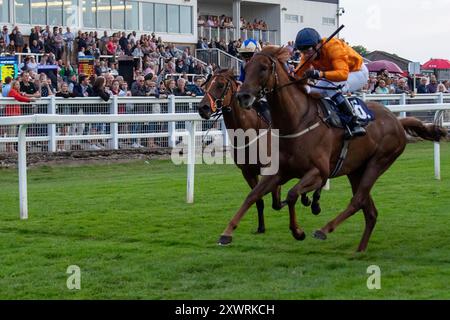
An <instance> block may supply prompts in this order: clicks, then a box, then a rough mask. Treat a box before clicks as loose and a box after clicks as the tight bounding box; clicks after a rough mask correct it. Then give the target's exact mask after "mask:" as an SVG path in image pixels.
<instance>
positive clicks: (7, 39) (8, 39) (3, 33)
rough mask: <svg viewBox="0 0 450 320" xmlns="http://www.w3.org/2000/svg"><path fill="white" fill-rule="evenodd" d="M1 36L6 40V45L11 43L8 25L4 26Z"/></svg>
mask: <svg viewBox="0 0 450 320" xmlns="http://www.w3.org/2000/svg"><path fill="white" fill-rule="evenodd" d="M0 38H1V39H3V40H4V41H5V44H6V46H9V43H10V41H11V39H10V37H9V34H8V27H7V26H3V31H2V33H1V34H0Z"/></svg>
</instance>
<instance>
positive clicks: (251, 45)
mask: <svg viewBox="0 0 450 320" xmlns="http://www.w3.org/2000/svg"><path fill="white" fill-rule="evenodd" d="M259 51H261V46H260V44H259V42H258V41H256V40H254V39H247V40H245V41H244V42H243V43H242V46H241V47H240V48H239V49H238V52H239V55H240V57H241V58H242V60H243V62H242V63H241V65H240V69H241V74H240V76H239V80H238V81H239V84H242V83H243V82H244V81H245V65H246V64H247V63H248V62H249V61H250V59H251V58H252V57H253V55H254V54H255V53H256V52H259ZM253 107H254V108H255V110H256V111H257V112H258V113H259V114H260V115H261V116H262V117H263V119H264V120H265V121H266V122H267V123H268V124H269V125H270V124H271V123H272V117H271V116H270V111H269V104H268V103H267V99H266V97H262V98H261V99H259V100H257V101H255V103H254V104H253Z"/></svg>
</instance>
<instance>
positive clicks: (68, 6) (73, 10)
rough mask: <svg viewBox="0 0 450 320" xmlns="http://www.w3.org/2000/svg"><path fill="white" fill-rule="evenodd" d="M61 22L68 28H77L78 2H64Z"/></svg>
mask: <svg viewBox="0 0 450 320" xmlns="http://www.w3.org/2000/svg"><path fill="white" fill-rule="evenodd" d="M63 6H64V7H63V21H64V23H65V24H66V26H68V27H69V28H75V27H78V0H64V4H63Z"/></svg>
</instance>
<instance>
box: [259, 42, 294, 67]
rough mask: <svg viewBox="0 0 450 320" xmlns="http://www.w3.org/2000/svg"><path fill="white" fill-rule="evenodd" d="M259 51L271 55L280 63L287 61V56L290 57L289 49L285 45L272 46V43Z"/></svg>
mask: <svg viewBox="0 0 450 320" xmlns="http://www.w3.org/2000/svg"><path fill="white" fill-rule="evenodd" d="M261 52H263V53H265V54H268V55H271V56H272V57H274V58H276V59H278V60H279V61H280V62H282V63H286V62H288V60H289V58H290V57H291V54H290V52H289V49H288V48H286V47H280V46H273V45H271V46H265V47H264V48H263V49H262V51H261Z"/></svg>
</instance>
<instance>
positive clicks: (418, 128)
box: [399, 117, 448, 141]
mask: <svg viewBox="0 0 450 320" xmlns="http://www.w3.org/2000/svg"><path fill="white" fill-rule="evenodd" d="M399 120H400V123H401V124H402V126H403V128H404V129H405V131H406V132H407V133H408V134H410V135H412V136H414V137H420V138H422V139H425V140H430V141H440V140H441V139H442V138H445V137H446V136H447V133H448V132H447V129H444V128H442V127H440V126H437V125H435V124H428V125H425V124H424V123H423V122H422V121H420V120H419V119H417V118H413V117H406V118H402V119H399Z"/></svg>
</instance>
